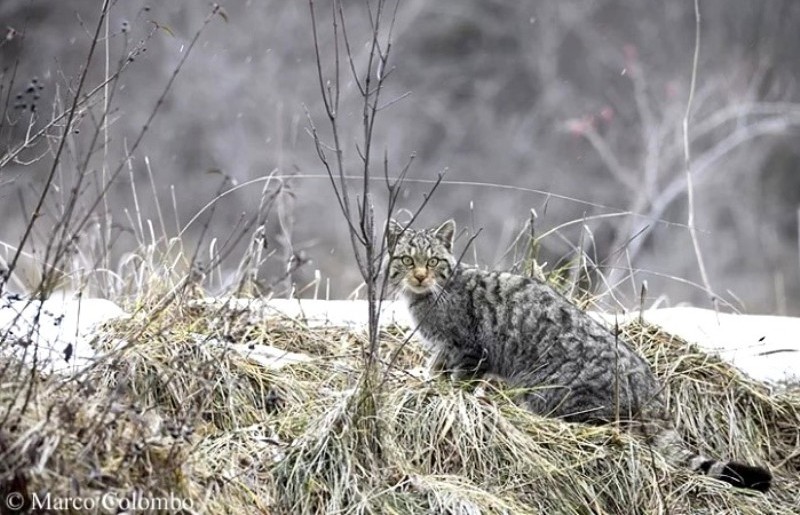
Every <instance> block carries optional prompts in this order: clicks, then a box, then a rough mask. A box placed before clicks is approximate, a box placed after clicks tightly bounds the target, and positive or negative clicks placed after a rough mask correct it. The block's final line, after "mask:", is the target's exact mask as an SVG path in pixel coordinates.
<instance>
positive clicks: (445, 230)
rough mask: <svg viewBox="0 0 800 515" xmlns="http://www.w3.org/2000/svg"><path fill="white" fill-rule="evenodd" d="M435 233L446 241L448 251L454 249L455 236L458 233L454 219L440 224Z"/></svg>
mask: <svg viewBox="0 0 800 515" xmlns="http://www.w3.org/2000/svg"><path fill="white" fill-rule="evenodd" d="M433 234H434V235H435V236H436V237H437V238H439V239H440V240H441V242H442V243H444V246H445V247H447V250H448V252H449V251H452V250H453V237H454V236H455V234H456V223H455V221H453V220H452V219H450V220H448V221H446V222H445V223H443V224H442V225H440V226H439V228H438V229H436V231H435V232H434V233H433Z"/></svg>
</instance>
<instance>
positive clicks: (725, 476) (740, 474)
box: [717, 461, 772, 492]
mask: <svg viewBox="0 0 800 515" xmlns="http://www.w3.org/2000/svg"><path fill="white" fill-rule="evenodd" d="M717 479H720V480H722V481H725V482H726V483H730V484H732V485H733V486H738V487H739V488H749V489H751V490H758V491H759V492H766V491H767V490H769V487H770V486H771V484H772V474H771V473H770V471H769V470H767V469H765V468H764V467H754V466H752V465H745V464H744V463H736V462H735V461H729V462H728V463H726V464H725V468H723V469H722V472H721V473H720V475H719V477H718V478H717Z"/></svg>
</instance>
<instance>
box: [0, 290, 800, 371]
mask: <svg viewBox="0 0 800 515" xmlns="http://www.w3.org/2000/svg"><path fill="white" fill-rule="evenodd" d="M223 302H224V303H225V304H226V305H228V306H230V307H237V306H238V307H241V308H242V309H246V310H247V311H249V312H250V313H252V315H253V317H254V318H255V319H258V318H267V317H273V316H284V317H290V318H296V319H299V320H302V321H303V322H304V323H306V324H308V325H310V326H320V325H332V326H346V327H351V328H352V327H363V326H365V325H366V323H367V308H366V302H365V301H322V300H302V301H298V300H271V301H265V302H258V301H253V300H246V301H245V300H236V299H233V300H230V299H229V300H217V299H208V300H206V301H201V303H203V304H208V305H215V304H221V303H223ZM591 314H592V315H593V316H595V317H596V318H597V319H598V320H600V321H601V322H604V323H606V324H608V325H610V326H613V325H614V324H615V323H620V324H622V323H624V322H626V321H627V320H631V319H633V318H636V317H638V316H639V313H638V312H637V313H632V314H628V315H627V316H625V315H615V314H607V313H591ZM124 316H126V314H125V313H124V312H123V311H122V310H121V309H120V308H119V307H118V306H116V305H115V304H114V303H112V302H110V301H107V300H102V299H82V300H79V299H72V298H69V297H58V298H52V299H48V300H46V301H45V302H44V303H40V302H38V301H27V300H24V299H22V298H19V297H17V296H5V297H3V298H2V299H0V354H15V355H17V356H19V357H21V358H22V359H24V360H25V361H26V362H29V363H33V362H35V363H36V364H37V367H38V368H39V369H40V370H43V371H45V372H59V373H72V372H77V371H79V370H81V369H83V368H84V367H86V366H88V365H89V364H91V363H92V362H93V361H94V360H95V359H96V358H97V357H98V356H97V354H96V352H95V351H94V349H93V347H92V340H93V338H94V336H95V331H96V328H97V326H98V324H100V323H102V322H105V321H108V320H111V319H114V318H118V317H124ZM643 316H644V319H645V320H646V321H648V322H650V323H653V324H657V325H659V326H661V327H662V328H663V329H664V330H665V331H666V332H668V333H671V334H674V335H677V336H680V337H682V338H684V339H685V340H687V341H690V342H693V343H696V344H698V345H699V346H700V347H702V348H703V349H705V350H707V351H709V352H712V353H715V354H717V355H719V356H720V357H722V358H723V359H725V360H727V361H729V362H730V363H732V364H733V365H734V366H736V367H738V368H739V369H741V370H742V371H744V372H745V373H747V374H749V375H750V376H752V377H754V378H756V379H760V380H763V381H768V382H785V381H788V382H800V338H798V335H800V318H790V317H778V316H761V315H732V314H717V313H715V312H714V311H712V310H707V309H700V308H665V309H654V310H649V311H645V313H644V315H643ZM381 323H382V324H384V325H389V324H398V325H401V326H410V325H411V320H410V318H409V315H408V313H407V311H406V309H405V307H404V306H403V305H402V304H400V303H396V302H385V303H384V305H383V310H382V315H381ZM262 347H265V346H256V347H255V348H251V346H248V345H246V344H245V343H240V344H233V345H231V348H232V349H233V350H235V351H237V352H241V353H243V354H247V355H248V356H249V357H251V358H253V359H255V360H257V361H258V362H260V363H262V364H263V365H264V366H270V367H280V366H283V365H284V364H286V363H292V362H297V361H303V360H306V359H308V357H306V356H303V355H300V354H293V353H287V352H285V351H282V350H280V349H275V348H272V347H268V348H262Z"/></svg>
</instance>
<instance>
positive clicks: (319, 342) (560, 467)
mask: <svg viewBox="0 0 800 515" xmlns="http://www.w3.org/2000/svg"><path fill="white" fill-rule="evenodd" d="M143 313H144V312H143ZM624 330H625V332H626V335H627V337H628V339H629V340H631V341H632V342H633V343H634V344H635V345H636V346H637V347H638V348H639V349H641V352H642V353H643V354H644V355H645V356H646V357H647V358H648V360H650V362H651V363H653V366H654V367H655V370H656V371H657V373H658V374H659V376H661V377H662V379H664V381H665V384H666V385H667V395H668V396H669V399H670V402H671V405H672V407H673V410H674V412H675V415H676V420H677V422H678V426H679V428H680V429H681V431H682V432H683V433H684V435H685V436H686V438H687V440H688V441H690V442H692V443H693V444H694V445H695V446H696V447H697V448H698V449H699V450H701V451H702V452H704V453H705V454H707V455H709V456H713V457H735V458H737V459H738V460H741V461H748V462H753V463H754V464H765V465H768V466H769V467H770V469H771V470H772V472H773V474H774V475H775V481H774V487H773V490H772V491H770V492H769V493H768V494H766V495H763V494H759V493H753V492H749V491H744V490H738V489H734V488H731V487H729V486H728V485H726V484H723V483H721V482H717V481H715V480H712V479H709V478H706V477H701V476H697V475H693V474H691V473H688V472H686V471H684V470H677V469H675V468H673V467H671V466H670V465H668V464H666V463H665V462H664V460H663V458H662V457H661V456H659V455H658V454H656V453H654V452H652V451H651V450H650V449H649V448H647V447H646V446H643V445H642V444H641V442H640V441H638V440H637V439H635V438H632V437H630V436H628V435H627V434H626V433H624V432H620V431H618V430H617V429H616V428H614V427H599V428H598V427H587V426H582V425H573V424H566V423H562V422H560V421H557V420H550V419H544V418H541V417H538V416H535V415H533V414H530V413H528V412H526V411H525V410H522V409H520V408H518V407H516V406H515V405H514V404H513V402H511V401H510V400H509V397H510V396H511V394H512V393H513V392H507V391H503V390H502V389H497V388H495V386H494V385H490V384H481V385H477V386H479V388H476V385H464V384H452V383H449V382H447V381H443V380H436V381H425V380H423V379H420V378H419V377H418V376H416V375H414V374H410V373H407V372H406V371H405V370H406V369H409V368H412V367H417V366H419V365H421V364H422V363H423V361H424V354H423V352H422V351H421V350H420V348H419V347H418V346H417V345H416V344H414V342H413V341H412V343H411V344H409V345H407V346H405V347H403V349H402V351H401V353H400V355H399V357H398V359H397V360H396V362H395V365H396V368H395V369H394V370H392V371H391V372H388V373H387V372H386V371H385V363H386V362H388V360H389V358H390V355H391V354H392V353H393V352H394V351H395V350H396V349H397V348H398V347H399V346H400V345H401V343H402V341H403V331H402V330H399V329H398V330H393V331H388V332H386V333H385V334H383V335H382V342H383V345H382V347H381V356H380V357H381V359H382V360H383V362H384V367H383V369H382V370H381V372H380V376H379V377H371V378H367V379H370V384H372V385H373V386H374V385H376V384H380V385H381V387H380V388H379V389H377V390H373V392H374V394H373V395H368V394H366V393H365V392H364V391H363V389H360V388H358V386H359V385H360V384H361V383H360V381H363V380H364V379H363V377H362V374H361V371H362V361H361V354H360V348H361V345H362V344H363V343H364V341H365V336H364V334H362V333H359V332H354V331H350V330H344V329H334V328H328V329H318V328H309V327H307V326H305V325H304V324H303V323H302V322H300V321H293V320H269V321H260V322H258V321H253V320H252V319H251V317H249V316H248V315H247V313H241V312H233V311H220V310H212V309H210V308H209V309H203V308H198V307H194V308H189V307H187V305H186V304H185V303H176V304H173V305H172V306H171V307H169V308H167V309H161V310H158V311H157V312H155V313H149V314H142V315H137V316H134V317H133V318H132V319H130V320H126V321H124V322H119V323H116V324H114V325H112V326H110V327H108V328H107V330H106V332H107V337H106V338H104V339H103V341H101V342H98V346H100V347H102V348H105V349H113V348H115V346H117V345H118V342H119V340H120V339H121V340H124V341H125V342H127V343H126V344H125V345H124V346H122V348H121V349H119V350H117V351H115V352H113V353H112V355H111V356H110V357H109V358H108V359H106V360H104V361H102V362H100V363H98V365H97V366H96V367H94V368H93V369H91V370H89V371H87V372H86V373H85V374H83V375H81V376H80V377H78V378H76V379H72V380H64V379H63V378H59V377H47V378H45V377H40V376H38V375H36V374H35V373H34V374H31V372H30V371H29V370H25V369H21V368H19V367H18V366H17V365H16V364H15V363H12V362H5V363H2V364H0V367H1V368H0V370H2V371H3V373H2V376H0V377H1V378H2V382H1V383H0V396H1V397H2V398H0V405H1V406H3V412H2V416H3V418H2V419H0V420H1V421H2V424H0V493H2V494H3V495H6V494H7V493H9V492H11V491H19V492H22V493H23V494H24V495H25V496H27V498H28V499H31V498H32V497H33V494H34V493H36V494H37V495H38V496H39V498H41V497H42V495H43V494H44V493H46V492H49V493H50V494H51V498H57V497H64V498H66V497H70V498H75V497H82V498H89V497H93V496H94V497H99V496H102V495H107V494H109V493H111V494H113V495H116V496H117V497H119V498H123V497H126V496H127V497H128V498H131V497H133V496H139V497H142V496H144V497H166V496H168V495H170V494H171V495H172V496H173V497H175V498H179V499H184V500H187V501H188V502H187V503H185V504H184V506H186V507H188V504H189V503H190V504H191V507H192V508H193V510H194V511H195V512H198V513H232V514H233V513H235V514H241V513H436V514H440V513H464V514H472V513H513V514H516V513H547V514H551V513H576V514H577V513H709V514H721V513H737V514H763V513H774V514H795V513H797V507H798V506H800V436H798V428H799V427H800V392H798V391H797V390H794V391H793V390H787V391H782V392H780V393H772V392H770V389H769V388H767V387H766V386H764V385H762V384H759V383H757V382H755V381H752V380H749V379H748V378H746V377H744V376H742V375H741V374H740V373H738V372H737V371H736V370H734V369H732V368H731V367H729V366H728V365H726V364H725V363H723V362H721V361H720V360H718V359H715V358H712V357H709V356H708V355H706V354H703V353H702V352H700V351H698V350H697V349H696V348H694V347H691V346H689V345H687V344H685V343H684V342H681V341H679V340H677V339H675V338H671V337H670V336H669V335H666V334H664V333H661V332H659V331H657V330H655V329H654V328H650V327H646V328H642V327H639V326H638V325H636V324H633V325H630V326H628V327H626V328H624ZM228 342H236V343H246V344H253V345H255V346H258V345H260V344H268V345H271V346H274V347H279V348H283V349H286V350H289V351H292V352H301V353H306V354H308V355H311V356H312V357H313V358H314V359H313V360H312V361H310V362H306V363H297V364H292V365H287V366H284V367H283V368H281V369H278V370H270V369H266V368H264V367H262V366H260V365H258V364H256V363H255V362H253V361H251V360H249V359H247V358H246V357H242V356H241V355H240V354H238V353H235V352H232V351H231V349H230V348H228V347H227V343H228ZM371 413H375V414H377V416H371V415H370V414H371Z"/></svg>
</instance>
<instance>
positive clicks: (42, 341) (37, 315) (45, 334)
mask: <svg viewBox="0 0 800 515" xmlns="http://www.w3.org/2000/svg"><path fill="white" fill-rule="evenodd" d="M121 316H125V312H124V311H122V309H120V308H119V306H117V305H116V304H114V303H113V302H111V301H108V300H104V299H73V298H67V297H61V296H54V297H52V298H50V299H47V300H45V301H44V302H41V301H38V300H26V299H23V298H21V297H20V296H18V295H14V294H10V295H4V296H3V297H0V355H5V356H8V355H13V356H16V357H18V358H20V359H21V360H23V361H24V362H25V363H28V364H35V365H36V368H37V369H38V370H40V371H41V372H43V373H53V372H57V373H62V374H71V373H75V372H79V371H81V370H83V369H84V368H85V367H87V366H89V365H91V364H92V363H93V362H94V361H95V360H96V359H97V352H95V350H94V347H92V343H91V342H92V340H93V339H94V338H95V337H96V329H97V326H98V325H100V324H102V323H103V322H107V321H109V320H112V319H114V318H118V317H121Z"/></svg>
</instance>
